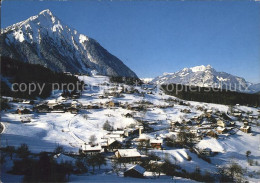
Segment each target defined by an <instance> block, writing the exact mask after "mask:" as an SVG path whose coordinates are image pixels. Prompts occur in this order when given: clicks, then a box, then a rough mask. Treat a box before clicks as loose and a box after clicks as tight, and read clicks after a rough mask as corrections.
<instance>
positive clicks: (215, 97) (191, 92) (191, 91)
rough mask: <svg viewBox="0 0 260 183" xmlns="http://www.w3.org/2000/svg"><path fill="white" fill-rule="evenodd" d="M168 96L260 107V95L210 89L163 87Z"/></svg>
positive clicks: (171, 85)
mask: <svg viewBox="0 0 260 183" xmlns="http://www.w3.org/2000/svg"><path fill="white" fill-rule="evenodd" d="M161 89H162V90H163V91H164V92H165V93H166V94H168V95H173V96H176V97H178V98H181V99H184V100H190V101H198V102H207V103H217V104H225V105H236V104H240V105H248V106H260V95H258V94H249V93H241V92H235V91H230V90H226V89H222V90H221V89H217V88H209V87H198V86H187V85H181V84H168V85H162V86H161Z"/></svg>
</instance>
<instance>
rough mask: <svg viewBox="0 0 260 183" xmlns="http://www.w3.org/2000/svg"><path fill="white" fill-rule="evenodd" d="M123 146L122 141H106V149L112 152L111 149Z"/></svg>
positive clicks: (115, 149)
mask: <svg viewBox="0 0 260 183" xmlns="http://www.w3.org/2000/svg"><path fill="white" fill-rule="evenodd" d="M122 146H123V144H122V142H120V141H118V140H112V141H110V142H109V143H108V147H107V149H108V150H109V151H110V152H113V151H117V150H118V149H121V148H122Z"/></svg>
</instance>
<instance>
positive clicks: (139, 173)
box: [124, 165, 145, 178]
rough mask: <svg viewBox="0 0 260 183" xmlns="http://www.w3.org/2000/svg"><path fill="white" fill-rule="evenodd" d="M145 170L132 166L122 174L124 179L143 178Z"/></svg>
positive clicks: (138, 166)
mask: <svg viewBox="0 0 260 183" xmlns="http://www.w3.org/2000/svg"><path fill="white" fill-rule="evenodd" d="M144 172H145V169H144V168H143V167H141V166H140V165H134V166H132V167H130V168H129V169H127V170H126V171H125V172H124V176H125V177H135V178H143V177H144Z"/></svg>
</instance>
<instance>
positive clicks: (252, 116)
mask: <svg viewBox="0 0 260 183" xmlns="http://www.w3.org/2000/svg"><path fill="white" fill-rule="evenodd" d="M248 117H249V119H257V118H258V116H257V115H249V116H248Z"/></svg>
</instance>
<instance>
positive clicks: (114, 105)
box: [106, 101, 119, 108]
mask: <svg viewBox="0 0 260 183" xmlns="http://www.w3.org/2000/svg"><path fill="white" fill-rule="evenodd" d="M106 105H107V107H108V108H114V107H119V102H116V101H109V102H108V103H107V104H106Z"/></svg>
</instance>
